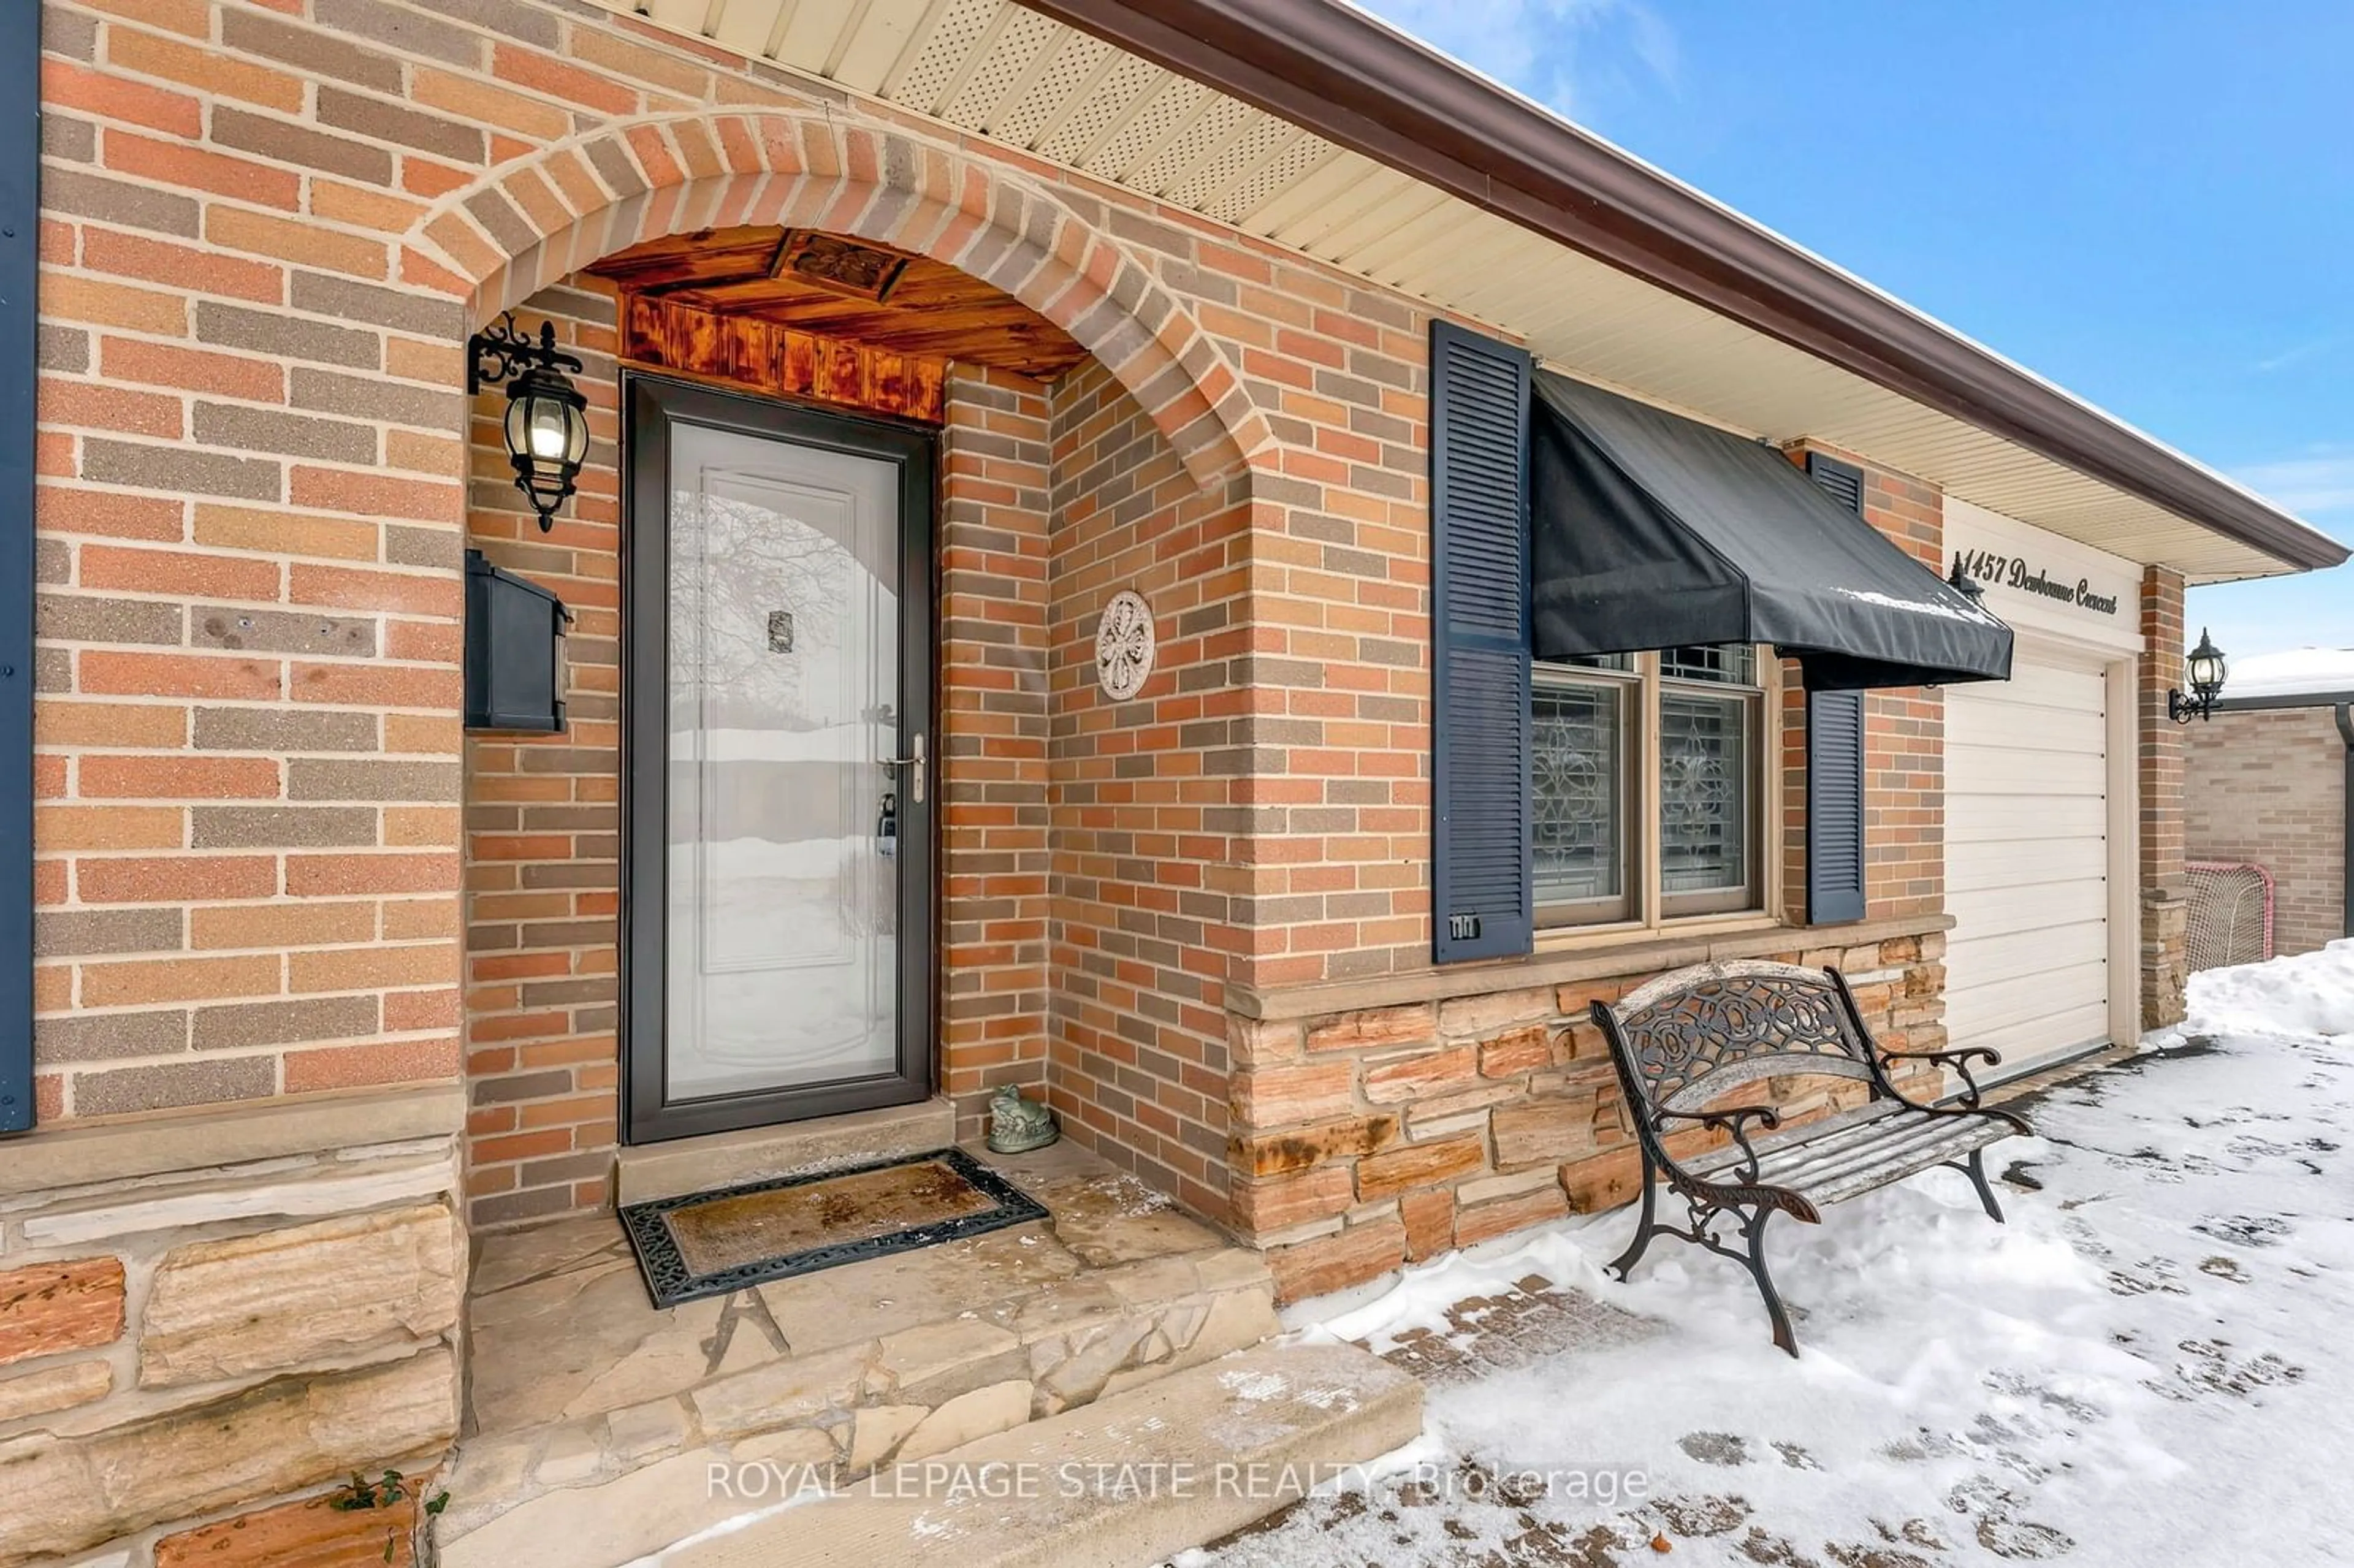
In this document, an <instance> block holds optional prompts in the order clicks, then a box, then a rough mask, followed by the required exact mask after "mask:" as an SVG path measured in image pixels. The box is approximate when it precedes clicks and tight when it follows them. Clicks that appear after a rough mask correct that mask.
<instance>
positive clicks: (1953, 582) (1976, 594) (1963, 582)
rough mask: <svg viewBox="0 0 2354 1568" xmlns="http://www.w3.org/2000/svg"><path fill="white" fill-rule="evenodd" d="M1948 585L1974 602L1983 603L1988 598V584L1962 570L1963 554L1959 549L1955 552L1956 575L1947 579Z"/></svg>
mask: <svg viewBox="0 0 2354 1568" xmlns="http://www.w3.org/2000/svg"><path fill="white" fill-rule="evenodd" d="M1946 587H1947V588H1952V589H1953V590H1954V591H1955V592H1956V593H1957V594H1960V595H1961V596H1962V597H1963V598H1964V599H1968V600H1969V601H1970V602H1971V603H1972V604H1978V603H1981V602H1983V601H1984V599H1986V584H1984V583H1982V582H1980V581H1978V578H1976V577H1972V576H1970V574H1969V573H1967V572H1966V571H1964V570H1962V555H1961V552H1960V551H1958V550H1956V551H1955V552H1954V575H1953V576H1951V577H1947V578H1946Z"/></svg>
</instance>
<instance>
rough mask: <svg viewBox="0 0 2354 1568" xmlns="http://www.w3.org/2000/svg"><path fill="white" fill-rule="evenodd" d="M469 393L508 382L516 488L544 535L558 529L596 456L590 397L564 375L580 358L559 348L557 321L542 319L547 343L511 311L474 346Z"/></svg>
mask: <svg viewBox="0 0 2354 1568" xmlns="http://www.w3.org/2000/svg"><path fill="white" fill-rule="evenodd" d="M466 349H467V358H466V391H467V394H468V395H469V396H472V394H473V393H475V392H478V391H480V390H481V389H482V387H485V386H491V387H496V386H497V385H499V384H500V383H501V382H503V381H504V382H506V383H507V384H508V385H507V417H506V420H505V430H506V439H507V457H508V459H509V460H510V461H513V462H514V471H515V488H516V489H517V490H520V491H522V492H523V493H524V499H525V500H526V501H529V502H530V503H531V509H532V510H533V511H534V512H536V513H538V514H539V531H540V532H541V533H543V534H545V533H546V532H547V531H548V530H549V529H550V528H552V527H554V526H555V525H556V517H555V514H556V509H557V507H559V506H561V505H563V504H564V503H565V501H566V499H567V497H569V496H570V495H571V493H572V486H573V482H575V481H576V480H578V478H579V477H580V464H581V461H582V460H584V459H585V458H587V457H588V398H586V397H582V396H581V395H580V389H579V388H578V387H575V386H573V385H572V381H571V378H570V377H569V376H566V375H565V374H564V373H565V372H566V371H567V370H578V369H579V368H580V367H581V366H580V361H579V360H578V359H576V358H574V357H573V356H572V355H568V354H567V353H565V352H564V351H563V350H562V349H559V348H557V346H556V323H554V322H542V323H540V326H539V341H538V342H536V343H534V342H533V341H532V337H531V334H529V333H528V332H525V331H524V330H523V329H522V328H520V327H518V326H516V325H515V323H514V313H513V312H507V313H503V314H501V315H500V317H499V319H498V320H497V321H495V322H493V323H492V324H491V325H490V326H488V327H487V328H485V329H483V330H482V331H481V332H478V333H476V334H474V336H473V339H472V341H471V342H470V343H468V344H467V345H466Z"/></svg>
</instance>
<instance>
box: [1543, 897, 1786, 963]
mask: <svg viewBox="0 0 2354 1568" xmlns="http://www.w3.org/2000/svg"><path fill="white" fill-rule="evenodd" d="M1803 929H1805V927H1795V926H1785V925H1784V924H1783V923H1782V922H1781V921H1779V920H1777V919H1776V918H1775V917H1774V916H1771V915H1768V914H1766V913H1765V912H1764V911H1763V910H1758V909H1748V910H1742V911H1739V912H1736V913H1734V914H1730V915H1687V916H1682V917H1681V918H1680V919H1674V920H1668V921H1663V922H1661V923H1660V924H1659V925H1657V926H1644V925H1639V924H1637V923H1635V922H1632V921H1625V922H1617V921H1614V922H1612V923H1611V924H1609V925H1606V926H1541V927H1538V928H1537V940H1536V955H1535V956H1536V957H1539V958H1543V957H1544V956H1545V955H1547V954H1551V953H1590V952H1595V951H1597V950H1600V949H1606V948H1620V947H1625V946H1627V945H1628V944H1629V943H1634V942H1675V941H1684V940H1689V939H1690V938H1695V937H1719V936H1730V935H1734V934H1735V933H1738V932H1742V931H1783V930H1803Z"/></svg>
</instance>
